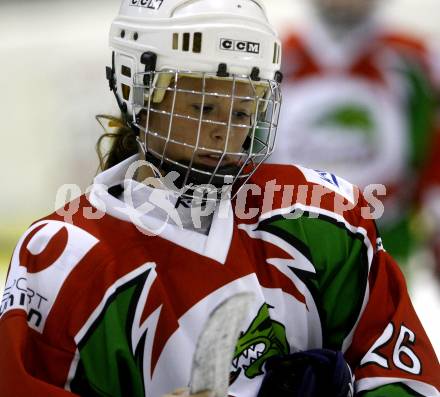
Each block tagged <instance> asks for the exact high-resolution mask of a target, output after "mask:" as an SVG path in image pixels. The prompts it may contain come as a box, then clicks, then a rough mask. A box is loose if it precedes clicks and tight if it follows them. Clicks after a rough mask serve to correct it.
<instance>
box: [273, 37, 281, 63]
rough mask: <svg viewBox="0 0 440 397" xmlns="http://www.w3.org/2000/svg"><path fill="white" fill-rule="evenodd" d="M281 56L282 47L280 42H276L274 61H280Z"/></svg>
mask: <svg viewBox="0 0 440 397" xmlns="http://www.w3.org/2000/svg"><path fill="white" fill-rule="evenodd" d="M280 57H281V47H280V45H279V44H278V43H276V42H275V43H274V46H273V63H279V62H280Z"/></svg>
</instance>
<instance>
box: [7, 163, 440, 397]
mask: <svg viewBox="0 0 440 397" xmlns="http://www.w3.org/2000/svg"><path fill="white" fill-rule="evenodd" d="M131 161H133V159H128V160H127V161H125V162H123V163H121V164H119V165H117V166H116V167H113V168H112V169H110V170H107V171H105V172H104V173H102V174H100V175H99V176H98V177H97V178H96V181H95V182H96V183H95V185H94V187H93V189H92V192H91V194H90V195H89V196H87V197H86V196H82V197H81V198H80V199H78V200H76V201H74V202H72V203H70V204H68V205H67V206H66V207H65V208H64V210H62V211H58V212H57V213H54V214H52V215H50V216H48V217H47V218H44V219H42V220H40V221H38V222H36V223H34V224H33V225H32V226H31V227H30V228H29V229H28V230H27V231H26V232H25V233H24V235H23V236H22V238H21V239H20V241H19V242H18V245H17V247H16V249H15V251H14V254H13V256H12V260H11V265H10V269H9V273H8V277H7V283H6V288H5V292H4V296H3V299H2V301H1V306H0V340H1V341H2V343H1V349H0V395H1V396H2V397H24V396H26V397H28V396H30V395H34V396H44V397H49V396H57V397H58V396H73V395H81V396H92V395H93V396H115V397H116V396H136V397H137V396H148V397H160V396H163V395H164V394H165V393H169V392H171V391H172V390H174V389H175V388H177V387H182V386H186V385H188V383H189V381H190V371H191V365H192V357H193V354H194V351H195V346H196V342H197V338H198V336H199V335H200V333H201V331H202V328H203V325H204V324H205V322H206V320H207V318H208V316H209V314H210V313H211V312H212V310H213V309H214V308H215V307H216V306H217V305H218V304H219V303H220V302H222V301H223V300H224V299H226V298H228V297H230V296H232V295H234V294H236V293H238V292H249V291H252V292H253V293H254V295H255V296H256V300H255V302H254V304H253V306H252V308H251V310H250V311H249V315H248V318H247V320H246V323H245V324H244V325H243V330H242V333H241V335H240V339H239V340H238V342H237V347H236V350H235V353H234V359H233V362H232V363H231V385H230V389H229V395H230V396H235V397H255V396H256V395H257V393H258V390H259V387H260V385H261V382H262V379H263V377H264V370H265V367H264V363H265V361H266V360H267V359H268V358H269V357H271V356H274V355H280V354H288V353H291V352H295V351H299V350H308V349H313V348H323V347H324V348H329V349H334V350H342V351H343V352H344V354H345V357H346V360H347V361H348V362H349V363H350V365H351V367H352V369H353V370H354V373H355V376H356V393H361V392H367V393H366V394H362V395H365V396H368V395H369V394H368V391H370V390H373V389H377V388H381V387H382V388H384V389H383V390H384V391H385V393H387V392H389V391H390V390H392V391H394V392H395V394H392V393H391V394H387V395H399V396H400V395H402V396H403V395H404V396H419V395H423V396H437V395H440V393H439V390H440V381H439V377H438V374H439V364H438V361H437V358H436V356H435V353H434V352H433V349H432V347H431V345H430V342H429V340H428V338H427V336H426V334H425V332H424V330H423V328H422V326H421V324H420V322H419V320H418V318H417V316H416V314H415V312H414V309H413V307H412V305H411V303H410V300H409V297H408V294H407V291H406V287H405V282H404V279H403V277H402V275H401V273H400V271H399V269H398V267H397V266H396V264H395V263H394V261H393V259H392V258H391V257H390V256H389V255H388V254H387V253H386V252H385V251H384V249H383V248H382V244H381V240H380V238H379V236H378V235H377V232H376V228H375V224H374V222H373V221H372V220H371V219H367V218H368V213H369V211H370V205H369V204H368V203H367V201H366V200H365V199H364V198H363V197H362V196H359V195H358V191H357V189H355V188H354V187H353V186H352V185H351V184H349V183H348V182H346V181H344V180H343V179H341V178H338V177H337V176H335V175H333V174H329V173H325V172H316V171H313V170H310V169H306V168H303V167H295V166H276V165H265V166H262V167H261V168H260V169H259V171H258V172H257V173H256V174H255V175H254V177H253V178H252V180H251V181H250V184H252V185H248V186H246V187H244V188H243V190H242V193H241V197H240V195H239V196H238V197H237V199H236V200H235V201H234V202H232V203H231V202H230V201H228V200H225V201H224V202H222V203H221V205H219V206H218V207H217V208H216V210H215V213H214V215H213V221H212V224H211V227H210V230H209V233H208V235H204V234H202V233H198V232H196V231H193V230H186V229H183V230H182V229H180V228H179V227H178V226H177V225H174V224H172V223H169V222H168V223H166V224H163V225H162V226H161V227H160V228H159V225H158V224H157V222H158V220H157V218H153V217H150V216H149V214H148V213H145V208H147V207H144V208H143V210H144V211H143V212H142V213H141V212H139V213H137V214H136V211H137V209H134V208H129V206H128V205H127V204H126V203H125V202H123V201H121V200H119V199H118V198H116V197H114V196H112V195H111V194H109V192H108V189H107V188H108V187H111V186H115V185H119V184H121V183H123V176H124V174H125V171H126V169H127V168H128V166H129V164H130V162H131ZM246 194H247V200H244V197H246ZM240 200H242V201H240ZM98 209H99V210H98ZM63 211H64V213H65V214H70V217H71V219H69V220H65V219H64V218H63V217H62V216H61V214H62V213H63ZM147 212H148V211H147ZM134 215H136V216H138V218H137V221H136V222H133V219H134V218H133V216H134ZM143 227H145V229H143ZM147 227H151V229H153V228H155V230H156V231H158V230H159V229H160V233H159V234H158V235H153V234H152V233H147V232H146V229H147ZM404 393H406V394H404ZM375 395H376V394H375Z"/></svg>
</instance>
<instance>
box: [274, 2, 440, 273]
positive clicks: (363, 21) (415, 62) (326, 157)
mask: <svg viewBox="0 0 440 397" xmlns="http://www.w3.org/2000/svg"><path fill="white" fill-rule="evenodd" d="M309 3H310V5H311V7H312V9H313V11H314V18H313V20H310V21H309V23H308V25H307V27H306V28H303V29H302V30H300V29H299V30H298V31H296V32H291V33H289V35H287V37H286V39H285V41H284V43H283V44H284V56H283V72H284V75H285V78H286V79H285V84H284V107H283V111H282V114H281V120H280V127H279V134H280V137H281V139H282V140H283V145H278V146H277V148H276V151H275V153H274V155H273V156H272V157H271V160H270V161H271V162H274V163H291V162H294V163H298V164H305V165H307V166H309V167H312V168H315V169H325V170H328V171H332V172H335V173H336V174H338V175H341V176H342V177H344V178H346V179H348V180H350V181H352V182H353V183H355V184H357V185H358V186H360V187H361V188H362V189H364V188H365V187H366V186H368V185H370V184H383V185H384V186H385V187H386V188H387V195H386V197H384V196H381V199H383V200H384V204H385V214H384V216H383V217H382V218H381V219H380V220H379V221H378V224H379V228H380V230H381V233H382V237H383V240H384V242H385V244H386V246H387V249H388V250H389V252H390V253H392V254H393V255H394V256H396V257H398V258H399V259H401V260H402V262H404V261H405V259H407V257H408V255H409V254H410V253H411V250H412V248H414V246H415V245H416V242H417V240H418V239H420V236H421V233H420V228H414V226H415V222H414V219H415V218H414V213H415V212H418V211H419V210H420V208H421V207H425V208H427V209H428V208H429V213H430V215H429V218H430V222H429V223H430V224H431V225H430V227H429V229H431V232H430V234H431V236H430V237H429V238H427V240H428V241H427V243H428V244H429V241H431V242H434V241H435V239H436V238H438V237H435V236H436V235H437V236H440V218H439V217H438V215H437V216H434V215H435V214H436V213H438V210H433V207H435V205H434V203H435V202H437V203H438V202H440V195H439V193H438V191H439V188H438V187H439V186H440V170H439V165H438V163H439V162H438V160H436V156H438V155H435V153H436V152H438V150H439V149H438V146H439V145H440V133H439V132H440V129H439V123H438V118H437V115H436V111H437V109H438V104H437V101H438V92H439V82H440V75H439V73H438V70H436V67H435V62H434V61H435V59H434V54H433V51H432V49H431V48H428V46H426V45H425V43H423V42H421V41H420V40H418V39H417V38H414V37H411V36H409V35H406V34H401V33H398V32H397V33H396V32H392V31H389V30H387V29H386V28H385V27H384V26H383V24H382V23H381V21H380V18H378V15H377V12H378V10H379V7H380V6H381V5H383V4H382V3H383V2H379V1H376V0H372V1H371V0H313V1H311V2H309ZM379 194H381V193H379ZM439 269H440V268H439Z"/></svg>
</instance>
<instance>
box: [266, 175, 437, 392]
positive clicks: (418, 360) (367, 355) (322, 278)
mask: <svg viewBox="0 0 440 397" xmlns="http://www.w3.org/2000/svg"><path fill="white" fill-rule="evenodd" d="M274 167H275V166H274ZM295 168H296V170H297V171H300V174H297V177H296V179H295V183H296V185H300V186H305V187H306V188H307V191H308V192H309V194H308V195H304V201H303V202H301V203H299V202H297V203H296V204H294V205H293V206H288V207H287V206H286V207H285V208H284V209H283V210H282V211H279V212H283V213H286V214H287V213H289V214H290V213H291V212H292V209H295V208H296V209H298V208H300V209H301V212H300V213H299V214H298V215H299V216H297V217H294V219H279V220H274V221H272V223H271V226H272V228H278V229H282V231H283V232H285V235H286V241H289V242H290V243H291V244H292V245H294V246H295V247H297V249H298V250H299V251H301V252H302V254H303V255H304V257H306V258H307V259H308V260H309V262H310V263H311V264H312V266H313V268H314V270H315V273H314V274H308V273H307V272H305V271H302V272H299V273H298V277H299V278H301V280H302V281H303V282H304V284H305V285H306V286H307V288H308V290H309V291H310V292H311V295H312V296H313V299H314V303H315V304H316V307H317V310H318V312H319V318H320V323H321V329H322V347H323V348H327V349H331V350H341V351H342V352H343V353H344V356H345V358H346V360H347V361H348V362H349V364H350V366H351V368H352V369H353V372H354V375H355V380H356V381H355V395H359V396H366V397H379V396H380V397H384V396H386V397H388V396H392V397H406V396H426V397H427V396H439V395H440V393H439V390H440V376H439V374H440V366H439V363H438V359H437V357H436V355H435V352H434V350H433V348H432V346H431V343H430V341H429V339H428V337H427V335H426V333H425V331H424V329H423V327H422V325H421V323H420V321H419V319H418V317H417V315H416V312H415V310H414V308H413V306H412V304H411V301H410V298H409V295H408V292H407V288H406V284H405V280H404V277H403V275H402V273H401V271H400V269H399V267H398V265H397V264H396V262H395V261H394V260H393V258H392V257H391V256H390V255H389V254H388V253H387V252H386V247H383V244H382V240H381V238H380V234H379V232H378V230H377V227H376V224H375V221H374V219H376V218H378V217H379V216H380V215H381V212H382V211H383V206H381V205H380V204H381V203H380V200H379V199H378V198H377V197H376V196H374V195H370V194H362V193H361V192H360V191H359V189H357V188H356V187H354V186H353V185H351V184H350V183H349V182H347V181H345V180H343V179H342V178H339V177H337V176H335V175H333V174H331V173H328V172H323V171H314V170H310V169H306V168H303V167H300V166H296V167H295ZM271 171H272V173H273V174H274V172H275V169H274V168H272V170H271ZM285 171H286V172H292V171H291V170H289V169H287V168H285ZM293 172H294V171H293ZM319 191H322V195H321V194H319V195H318V194H317V195H316V199H314V198H313V196H314V195H313V192H319ZM310 193H311V194H310ZM364 193H366V192H364ZM293 196H295V194H293ZM297 197H299V196H297ZM297 201H298V200H297ZM273 219H277V218H273ZM276 233H278V234H280V232H279V231H276Z"/></svg>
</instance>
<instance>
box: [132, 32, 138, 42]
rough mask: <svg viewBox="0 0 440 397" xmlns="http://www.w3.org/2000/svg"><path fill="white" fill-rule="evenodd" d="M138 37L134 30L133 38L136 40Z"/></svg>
mask: <svg viewBox="0 0 440 397" xmlns="http://www.w3.org/2000/svg"><path fill="white" fill-rule="evenodd" d="M138 38H139V34H138V32H134V35H133V40H134V41H136V40H137V39H138Z"/></svg>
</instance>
